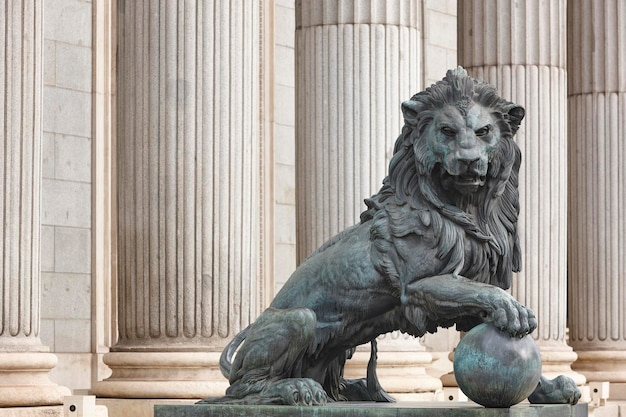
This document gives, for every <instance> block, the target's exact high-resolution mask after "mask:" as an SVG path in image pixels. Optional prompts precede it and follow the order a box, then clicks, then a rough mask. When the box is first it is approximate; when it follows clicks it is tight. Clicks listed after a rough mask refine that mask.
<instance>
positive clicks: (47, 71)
mask: <svg viewBox="0 0 626 417" xmlns="http://www.w3.org/2000/svg"><path fill="white" fill-rule="evenodd" d="M43 48H44V49H43V83H44V85H54V84H55V83H56V64H55V60H56V42H54V41H51V40H45V41H44V43H43Z"/></svg>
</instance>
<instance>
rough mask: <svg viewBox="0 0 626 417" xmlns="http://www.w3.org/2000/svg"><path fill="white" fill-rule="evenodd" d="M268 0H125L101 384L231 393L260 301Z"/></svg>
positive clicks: (122, 393)
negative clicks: (227, 365)
mask: <svg viewBox="0 0 626 417" xmlns="http://www.w3.org/2000/svg"><path fill="white" fill-rule="evenodd" d="M261 4H262V2H261V1H247V0H246V1H239V2H236V1H234V2H222V1H218V2H206V1H201V0H198V1H191V2H190V1H182V0H180V1H167V2H134V1H127V2H121V3H118V28H119V29H118V51H117V59H118V61H117V62H118V63H117V65H118V67H117V80H118V84H117V92H118V102H117V123H118V131H117V162H116V163H117V170H118V171H117V172H118V176H117V178H118V181H117V184H118V198H117V199H118V216H117V221H118V241H117V247H118V293H119V296H118V311H119V313H118V314H119V317H118V327H119V340H118V342H117V344H116V345H115V346H114V347H113V348H112V349H111V353H108V354H106V355H105V357H104V362H105V363H106V364H107V365H109V366H110V367H111V368H112V371H113V373H112V375H111V377H110V378H108V379H107V380H105V381H103V382H100V383H98V384H97V385H96V392H97V393H98V395H101V396H112V397H126V398H129V397H130V398H199V397H205V396H217V395H223V394H224V390H225V388H226V387H227V386H228V383H227V381H226V380H225V379H224V378H223V377H222V376H221V374H220V372H219V370H218V359H219V355H220V353H221V350H222V348H223V347H224V346H225V344H226V343H227V342H228V341H230V340H231V339H232V337H233V336H234V335H235V334H236V333H237V332H238V331H239V330H241V329H243V328H244V327H246V326H247V325H248V324H249V323H250V322H252V321H253V320H254V318H255V317H256V315H257V313H258V309H259V308H260V306H259V304H260V303H259V299H260V297H261V296H262V291H263V286H262V285H261V279H262V278H263V276H262V273H261V233H262V229H261V227H262V226H261V224H262V219H263V215H264V213H263V210H262V205H261V196H262V193H263V192H264V189H263V184H264V178H263V175H264V173H263V171H262V169H261V152H262V147H263V135H262V133H261V126H260V120H261V118H260V112H261V108H260V71H261V64H260V62H259V54H260V45H261V39H260V37H261V30H260V24H261V21H262V16H261Z"/></svg>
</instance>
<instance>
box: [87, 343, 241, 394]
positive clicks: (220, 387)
mask: <svg viewBox="0 0 626 417" xmlns="http://www.w3.org/2000/svg"><path fill="white" fill-rule="evenodd" d="M220 355H221V353H220V352H110V353H106V354H105V355H104V358H103V360H104V363H105V364H107V365H108V366H109V367H110V368H111V376H110V377H109V378H107V379H105V380H103V381H99V382H97V383H96V384H95V385H94V387H93V390H92V391H93V393H94V394H95V395H97V396H98V397H111V398H163V399H167V398H180V399H183V398H191V399H201V398H205V397H220V396H222V395H224V393H225V391H226V388H228V386H229V384H228V381H227V380H226V378H224V376H222V374H221V372H220V370H219V357H220Z"/></svg>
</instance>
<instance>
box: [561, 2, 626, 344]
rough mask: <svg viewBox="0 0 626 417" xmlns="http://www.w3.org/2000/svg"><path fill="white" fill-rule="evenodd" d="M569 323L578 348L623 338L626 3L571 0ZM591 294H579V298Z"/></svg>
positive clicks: (624, 332)
mask: <svg viewBox="0 0 626 417" xmlns="http://www.w3.org/2000/svg"><path fill="white" fill-rule="evenodd" d="M568 21H569V27H570V28H571V30H570V32H571V34H570V39H571V40H570V42H569V44H568V45H569V50H568V68H570V70H569V73H570V78H569V85H568V87H569V89H568V90H569V99H568V103H569V118H570V125H571V128H570V137H569V144H570V148H571V149H572V150H573V152H575V153H576V158H570V163H569V172H570V182H571V183H572V184H571V186H570V188H569V189H570V196H569V204H570V210H571V213H572V215H571V216H570V219H569V224H568V227H569V233H570V239H569V240H570V242H571V247H570V254H571V256H570V257H569V267H570V277H571V279H570V286H571V290H570V296H569V302H570V322H571V323H576V325H573V326H572V328H571V329H570V331H571V339H572V343H573V345H574V347H575V349H576V350H586V349H600V348H602V349H606V348H610V347H614V346H617V345H615V343H620V344H621V343H623V342H624V340H625V339H626V323H625V320H624V312H623V308H622V306H623V304H624V299H626V294H624V285H623V283H622V280H621V279H620V275H619V274H620V271H621V270H622V266H623V260H622V258H623V256H620V255H621V253H622V252H623V251H624V247H625V246H624V245H625V244H626V242H625V241H624V233H625V230H626V224H625V222H624V203H625V202H624V191H623V188H624V180H625V178H624V173H623V170H624V168H623V163H621V162H620V161H622V160H623V158H624V145H623V142H624V137H625V135H626V128H625V126H624V121H623V117H621V116H623V114H624V113H625V112H626V106H625V104H624V100H625V97H626V83H625V82H624V79H625V75H626V70H625V69H624V65H623V64H624V63H625V62H626V52H625V51H624V45H625V44H626V28H625V27H624V26H625V23H626V7H625V5H624V4H623V2H621V1H616V0H602V1H598V2H587V1H582V0H581V1H573V2H570V3H568ZM583 298H584V299H585V300H586V301H585V302H580V300H581V299H583Z"/></svg>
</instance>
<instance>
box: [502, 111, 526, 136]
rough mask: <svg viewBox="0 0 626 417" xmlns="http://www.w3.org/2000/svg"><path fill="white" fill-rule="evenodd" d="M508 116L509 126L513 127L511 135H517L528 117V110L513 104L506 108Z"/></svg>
mask: <svg viewBox="0 0 626 417" xmlns="http://www.w3.org/2000/svg"><path fill="white" fill-rule="evenodd" d="M506 114H507V120H508V122H509V126H510V127H511V133H512V134H513V135H514V134H515V133H517V129H519V125H520V123H522V119H523V118H524V116H526V110H524V108H523V107H522V106H520V105H518V104H513V103H511V104H509V105H508V106H507V107H506Z"/></svg>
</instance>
